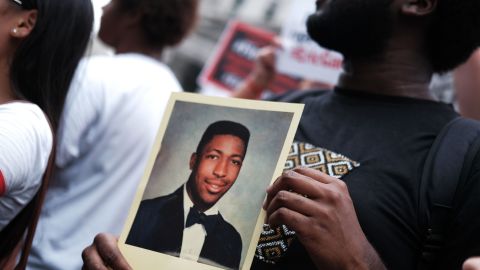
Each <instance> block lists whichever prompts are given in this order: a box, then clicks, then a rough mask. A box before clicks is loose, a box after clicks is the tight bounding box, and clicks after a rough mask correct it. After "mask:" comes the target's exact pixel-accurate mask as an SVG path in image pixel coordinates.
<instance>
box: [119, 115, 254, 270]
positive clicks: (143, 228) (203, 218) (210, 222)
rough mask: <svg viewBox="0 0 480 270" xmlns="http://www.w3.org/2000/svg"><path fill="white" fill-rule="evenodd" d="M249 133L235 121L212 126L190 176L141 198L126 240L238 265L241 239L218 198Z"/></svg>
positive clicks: (237, 170) (192, 160)
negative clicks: (165, 190)
mask: <svg viewBox="0 0 480 270" xmlns="http://www.w3.org/2000/svg"><path fill="white" fill-rule="evenodd" d="M249 138H250V132H249V130H248V129H247V128H246V127H245V126H243V125H241V124H239V123H236V122H231V121H218V122H215V123H213V124H211V125H209V126H208V128H207V129H206V130H205V132H204V133H203V135H202V138H201V140H200V142H199V144H198V146H197V149H196V151H195V152H194V153H193V154H192V155H191V157H190V161H189V167H190V170H191V174H190V177H189V178H188V181H187V182H186V183H185V184H184V185H182V186H181V187H179V188H178V189H177V190H176V191H175V192H173V193H171V194H169V195H166V196H162V197H157V198H154V199H149V200H144V201H142V202H141V204H140V207H139V209H138V212H137V215H136V217H135V220H134V222H133V225H132V228H131V230H130V233H129V235H128V238H127V241H126V243H127V244H129V245H133V246H137V247H141V248H145V249H149V250H152V251H157V252H162V253H165V254H169V255H172V256H177V257H180V258H184V259H188V260H193V261H198V262H201V263H207V264H211V265H216V266H220V267H228V268H235V269H237V268H239V264H240V259H241V253H242V240H241V237H240V234H239V233H238V232H237V230H236V229H235V228H234V227H233V226H232V225H231V224H230V223H229V222H228V221H226V220H225V219H224V218H223V217H222V215H221V214H220V212H219V210H218V205H217V202H218V201H219V200H220V199H221V198H222V197H223V195H225V193H226V192H227V191H228V190H229V189H230V188H231V187H232V186H233V184H234V183H235V181H236V180H237V177H238V175H239V173H240V169H241V167H242V163H243V160H244V158H245V154H246V151H247V146H248V141H249Z"/></svg>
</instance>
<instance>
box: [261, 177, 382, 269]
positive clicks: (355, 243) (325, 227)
mask: <svg viewBox="0 0 480 270" xmlns="http://www.w3.org/2000/svg"><path fill="white" fill-rule="evenodd" d="M267 194H268V196H267V200H266V201H265V204H264V208H265V209H266V211H267V223H269V224H270V225H272V226H277V225H282V224H284V225H287V226H288V227H289V228H291V229H292V230H294V231H295V232H296V233H297V236H298V239H299V240H300V242H301V243H302V244H303V245H304V246H305V249H306V250H307V251H308V253H309V255H310V257H311V258H312V260H313V262H314V263H315V265H316V266H317V268H318V269H382V270H383V269H386V268H385V266H384V265H383V263H382V261H381V259H380V257H379V255H378V254H377V252H376V251H375V249H374V248H373V247H372V245H371V244H370V243H369V242H368V240H367V238H366V236H365V234H364V233H363V231H362V228H361V227H360V224H359V222H358V219H357V215H356V213H355V209H354V206H353V203H352V200H351V198H350V194H349V192H348V188H347V186H346V184H345V183H344V182H343V181H341V180H338V179H336V178H334V177H331V176H328V175H326V174H323V173H321V172H319V171H317V170H313V169H308V168H296V169H294V170H292V171H288V172H286V173H284V174H283V175H282V176H280V177H279V178H278V179H277V181H276V182H275V183H274V184H273V185H272V186H270V187H269V188H268V190H267Z"/></svg>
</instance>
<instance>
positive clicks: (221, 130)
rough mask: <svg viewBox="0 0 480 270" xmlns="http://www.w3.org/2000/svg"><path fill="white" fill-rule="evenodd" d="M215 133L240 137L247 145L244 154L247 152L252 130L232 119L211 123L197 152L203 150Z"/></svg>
mask: <svg viewBox="0 0 480 270" xmlns="http://www.w3.org/2000/svg"><path fill="white" fill-rule="evenodd" d="M215 135H233V136H236V137H238V138H240V139H241V140H242V141H243V144H244V145H245V151H244V154H245V153H246V152H247V147H248V141H249V139H250V131H249V130H248V128H247V127H245V126H244V125H242V124H240V123H237V122H232V121H226V120H224V121H217V122H214V123H212V124H210V125H209V126H208V127H207V129H206V130H205V132H204V133H203V135H202V138H201V139H200V142H199V143H198V146H197V150H196V153H197V154H200V153H202V152H203V148H204V147H205V145H207V144H208V143H209V142H210V141H211V140H212V139H213V137H214V136H215Z"/></svg>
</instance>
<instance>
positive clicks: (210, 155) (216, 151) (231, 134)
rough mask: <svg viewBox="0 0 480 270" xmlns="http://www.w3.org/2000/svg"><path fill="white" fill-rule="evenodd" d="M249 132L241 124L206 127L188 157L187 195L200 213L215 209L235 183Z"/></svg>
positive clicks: (219, 124)
mask: <svg viewBox="0 0 480 270" xmlns="http://www.w3.org/2000/svg"><path fill="white" fill-rule="evenodd" d="M249 139H250V131H249V130H248V129H247V128H246V127H245V126H243V125H242V124H239V123H236V122H232V121H218V122H215V123H212V124H211V125H209V126H208V127H207V129H206V130H205V132H204V133H203V135H202V138H201V139H200V142H199V143H198V146H197V150H196V152H195V153H193V154H192V156H191V157H190V164H189V165H190V170H192V173H191V175H190V177H189V179H188V182H187V192H188V194H189V196H190V199H191V200H192V202H193V204H194V205H195V207H196V208H198V209H199V210H200V211H205V210H207V209H209V208H210V207H212V206H213V205H215V204H216V203H217V202H218V200H220V198H222V197H223V195H225V193H226V192H227V191H228V190H229V189H230V188H231V187H232V186H233V184H234V183H235V181H236V180H237V177H238V174H239V173H240V169H241V168H242V164H243V160H244V158H245V154H246V152H247V147H248V141H249Z"/></svg>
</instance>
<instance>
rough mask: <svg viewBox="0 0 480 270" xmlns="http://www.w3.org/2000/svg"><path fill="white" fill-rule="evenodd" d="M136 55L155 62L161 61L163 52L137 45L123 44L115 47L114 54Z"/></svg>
mask: <svg viewBox="0 0 480 270" xmlns="http://www.w3.org/2000/svg"><path fill="white" fill-rule="evenodd" d="M123 53H138V54H143V55H145V56H148V57H151V58H153V59H155V60H157V61H161V60H162V53H163V50H162V49H159V48H154V47H151V46H145V45H141V44H137V43H131V42H124V43H122V44H119V45H118V46H116V47H115V54H123Z"/></svg>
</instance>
